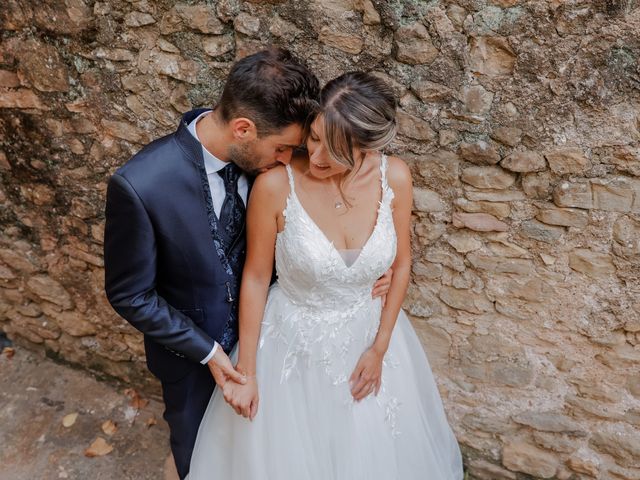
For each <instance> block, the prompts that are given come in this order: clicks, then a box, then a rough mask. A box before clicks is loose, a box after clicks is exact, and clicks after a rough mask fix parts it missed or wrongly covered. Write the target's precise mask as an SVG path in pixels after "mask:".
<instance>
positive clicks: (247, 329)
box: [238, 167, 288, 375]
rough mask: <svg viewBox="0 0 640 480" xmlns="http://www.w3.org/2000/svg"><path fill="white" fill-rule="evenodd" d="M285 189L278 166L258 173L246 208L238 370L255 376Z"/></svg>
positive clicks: (283, 174) (282, 171) (284, 172)
mask: <svg viewBox="0 0 640 480" xmlns="http://www.w3.org/2000/svg"><path fill="white" fill-rule="evenodd" d="M287 192H288V181H287V174H286V171H285V170H284V168H281V167H278V168H275V169H272V170H271V171H269V172H266V173H263V174H262V175H259V176H258V177H257V178H256V180H255V182H254V184H253V188H252V189H251V196H250V198H249V204H248V207H247V256H246V260H245V264H244V270H243V272H242V284H241V286H240V312H239V324H240V342H239V350H238V352H239V353H238V369H239V370H242V371H243V372H244V373H245V374H247V375H255V372H256V350H257V347H258V337H259V336H260V325H261V323H262V316H263V314H264V307H265V304H266V302H267V291H268V289H269V282H270V280H271V274H272V272H273V262H274V252H275V243H276V234H277V232H278V215H280V212H282V210H283V209H284V205H285V202H286V193H287Z"/></svg>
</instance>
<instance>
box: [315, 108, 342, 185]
mask: <svg viewBox="0 0 640 480" xmlns="http://www.w3.org/2000/svg"><path fill="white" fill-rule="evenodd" d="M307 151H308V152H309V173H310V174H311V175H313V176H314V177H316V178H320V179H324V178H329V177H332V176H334V175H338V174H340V173H344V172H346V171H347V170H349V167H347V166H346V165H343V164H342V163H338V162H336V161H335V160H334V159H332V158H331V155H329V152H328V150H327V147H326V143H325V136H324V122H323V121H322V115H318V116H317V117H316V119H315V120H314V121H313V123H312V124H311V129H310V131H309V135H308V136H307Z"/></svg>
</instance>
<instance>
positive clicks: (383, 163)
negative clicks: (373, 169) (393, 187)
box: [380, 153, 389, 190]
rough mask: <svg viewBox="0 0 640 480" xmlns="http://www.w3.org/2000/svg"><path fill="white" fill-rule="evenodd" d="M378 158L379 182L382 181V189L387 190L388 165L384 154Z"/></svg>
mask: <svg viewBox="0 0 640 480" xmlns="http://www.w3.org/2000/svg"><path fill="white" fill-rule="evenodd" d="M380 157H381V158H380V180H381V181H382V187H383V188H384V189H385V190H387V189H388V188H389V184H388V183H387V167H388V165H389V163H388V160H387V156H386V155H385V154H384V153H381V154H380Z"/></svg>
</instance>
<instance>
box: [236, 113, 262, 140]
mask: <svg viewBox="0 0 640 480" xmlns="http://www.w3.org/2000/svg"><path fill="white" fill-rule="evenodd" d="M229 126H230V127H231V133H232V134H233V138H234V139H235V140H238V141H241V142H245V141H248V140H255V139H256V138H258V129H257V128H256V124H255V123H253V122H252V121H251V120H249V119H248V118H246V117H238V118H234V119H232V120H231V121H230V122H229Z"/></svg>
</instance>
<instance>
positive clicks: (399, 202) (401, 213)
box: [373, 157, 413, 354]
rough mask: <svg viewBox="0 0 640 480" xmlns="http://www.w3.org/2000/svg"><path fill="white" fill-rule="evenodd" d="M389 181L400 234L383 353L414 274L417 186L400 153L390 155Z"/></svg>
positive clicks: (379, 345)
mask: <svg viewBox="0 0 640 480" xmlns="http://www.w3.org/2000/svg"><path fill="white" fill-rule="evenodd" d="M387 181H388V183H389V186H390V187H391V189H392V190H393V193H394V199H393V224H394V227H395V229H396V237H397V238H398V248H397V252H396V258H395V260H394V262H393V265H392V268H393V278H392V279H391V285H390V287H389V293H387V301H386V303H385V306H384V308H383V310H382V317H381V320H380V327H379V328H378V334H377V336H376V339H375V341H374V344H373V348H375V349H376V350H378V351H379V352H381V353H383V354H384V352H386V351H387V348H389V341H390V340H391V332H392V331H393V327H394V326H395V324H396V319H397V318H398V313H400V308H401V307H402V302H403V301H404V297H405V295H406V293H407V287H408V285H409V277H410V274H411V207H412V205H413V186H412V182H411V171H410V170H409V167H408V166H407V164H406V163H404V162H403V161H402V160H400V159H399V158H396V157H390V158H389V167H388V169H387Z"/></svg>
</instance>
